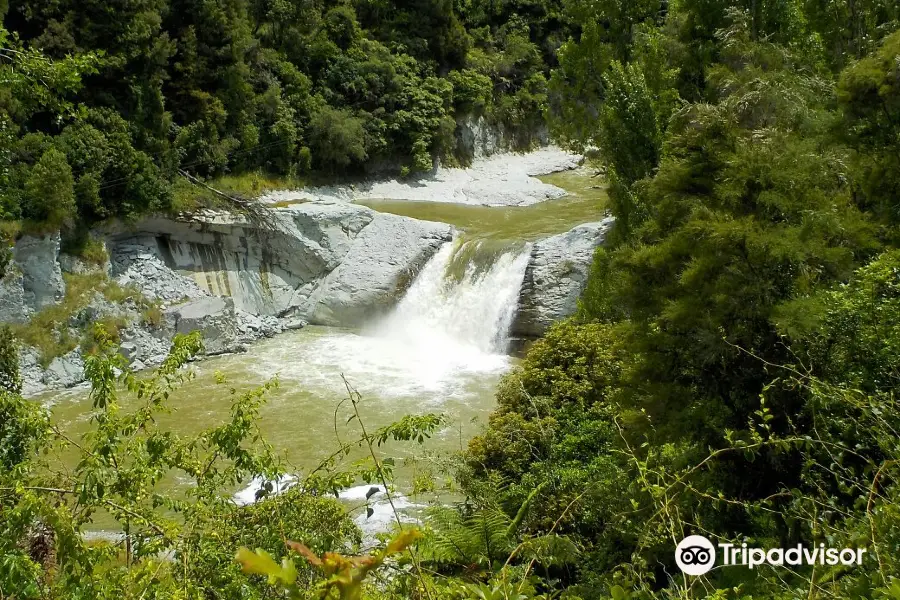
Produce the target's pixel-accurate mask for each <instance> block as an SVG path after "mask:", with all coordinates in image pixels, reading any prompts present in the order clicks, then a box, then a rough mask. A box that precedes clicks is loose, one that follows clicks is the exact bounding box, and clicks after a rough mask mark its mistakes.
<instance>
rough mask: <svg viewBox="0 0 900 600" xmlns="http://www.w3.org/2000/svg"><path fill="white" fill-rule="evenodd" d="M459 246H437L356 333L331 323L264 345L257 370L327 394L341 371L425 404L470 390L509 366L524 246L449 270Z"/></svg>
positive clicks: (337, 386)
mask: <svg viewBox="0 0 900 600" xmlns="http://www.w3.org/2000/svg"><path fill="white" fill-rule="evenodd" d="M469 243H471V244H475V243H478V242H469ZM461 249H462V248H460V247H458V246H455V245H454V244H445V245H444V246H443V247H441V249H440V250H439V251H438V253H437V254H436V255H435V257H434V258H432V259H431V260H430V261H429V262H428V263H427V264H426V266H425V267H424V268H423V269H422V271H421V272H420V273H419V275H418V277H417V278H416V280H415V281H414V283H413V284H412V286H411V287H410V289H409V290H408V291H407V293H406V294H405V296H404V297H403V299H402V300H401V301H400V302H399V304H398V305H397V307H395V309H394V310H393V311H392V313H391V314H390V315H388V316H387V317H386V318H385V319H383V320H381V321H379V322H377V323H374V324H373V325H372V326H370V327H368V328H366V329H365V330H364V331H362V332H360V333H356V332H351V331H341V330H333V329H332V330H328V331H327V332H323V333H322V335H318V336H316V337H312V338H310V337H309V336H306V337H305V338H304V339H303V341H302V343H296V344H295V343H292V342H290V341H289V340H288V339H286V338H280V339H281V343H279V344H274V345H267V346H266V348H265V350H264V352H265V355H266V356H265V360H261V361H258V362H257V369H260V370H261V371H260V374H268V375H274V374H275V373H279V374H280V377H281V379H282V381H284V382H285V383H296V384H297V385H298V386H299V387H302V388H304V389H319V390H322V391H326V392H328V393H332V394H342V393H343V392H344V390H343V384H342V381H341V378H340V374H343V375H345V376H346V377H347V379H348V380H349V381H350V382H351V383H352V384H353V386H354V387H355V388H357V389H358V390H359V392H360V393H362V394H363V395H365V396H369V397H378V398H384V399H388V398H395V399H396V398H416V399H417V400H418V401H419V402H420V403H422V404H435V403H440V402H442V401H443V400H446V399H447V398H465V397H467V396H469V395H470V394H471V391H472V390H471V389H470V386H472V385H476V384H477V383H478V382H479V381H483V379H484V376H485V375H497V374H500V373H502V372H504V371H505V370H506V369H508V367H509V364H510V359H509V357H508V356H507V355H506V354H505V352H506V349H507V345H508V342H509V336H508V332H509V327H510V324H511V322H512V319H513V317H514V315H515V310H516V305H517V302H518V295H519V288H520V286H521V284H522V279H523V277H524V275H525V267H526V266H527V264H528V254H529V252H528V251H529V248H528V247H527V246H523V245H519V246H518V247H516V248H512V249H510V250H509V251H507V252H504V253H501V254H500V255H499V256H497V257H495V258H493V259H492V260H493V262H492V263H491V264H489V265H487V266H485V265H478V264H476V261H474V260H473V261H471V263H470V264H469V265H468V266H467V267H466V268H465V269H464V271H465V272H464V273H463V274H462V276H461V277H449V276H448V275H447V272H448V269H449V267H450V265H451V261H452V260H453V257H454V255H455V254H456V253H457V252H458V251H460V250H461ZM267 372H268V373H267Z"/></svg>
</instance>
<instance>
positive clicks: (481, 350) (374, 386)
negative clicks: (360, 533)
mask: <svg viewBox="0 0 900 600" xmlns="http://www.w3.org/2000/svg"><path fill="white" fill-rule="evenodd" d="M541 179H543V180H545V181H546V182H548V183H553V184H555V185H558V186H560V187H562V188H563V189H566V190H567V192H569V194H568V195H567V196H564V197H562V198H559V199H557V200H550V201H546V202H543V203H540V204H536V205H532V206H529V207H502V208H488V207H482V206H461V205H453V204H444V203H436V202H403V201H390V202H388V201H367V202H365V204H366V205H368V206H371V207H373V208H375V209H376V210H383V211H386V212H393V213H398V214H405V215H408V216H413V217H417V218H425V219H430V220H440V221H444V222H448V223H451V224H453V225H455V226H456V227H457V228H458V229H460V230H461V234H460V235H459V236H458V239H456V240H455V241H454V242H453V243H450V244H446V245H445V246H444V247H443V248H442V249H441V250H440V251H439V252H438V254H437V255H436V256H435V257H434V258H433V259H432V260H431V261H430V262H429V263H428V264H427V265H426V266H425V267H424V268H423V269H422V271H421V272H420V273H419V274H418V276H417V277H416V279H415V281H414V282H413V284H412V285H411V286H410V289H409V290H408V292H407V293H406V295H405V296H404V298H403V299H402V300H401V301H400V303H399V304H398V305H397V307H396V308H395V309H394V311H393V312H392V313H391V314H390V315H389V316H388V317H386V318H385V319H384V320H382V321H380V322H377V323H372V324H370V325H369V326H368V327H366V328H363V329H361V330H346V329H337V328H326V327H313V326H310V327H306V328H304V329H302V330H299V331H294V332H289V333H284V334H281V335H279V336H277V337H274V338H271V339H268V340H265V341H263V342H260V343H257V344H255V345H253V346H252V347H251V348H250V350H249V351H248V352H246V353H244V354H237V355H228V356H220V357H215V358H210V359H207V360H204V361H201V362H198V363H195V364H193V365H192V367H191V368H192V369H193V370H194V371H195V373H196V377H195V379H193V380H192V381H190V382H189V383H187V384H186V385H185V386H184V387H183V388H182V389H180V390H179V391H178V392H176V393H175V394H174V395H173V396H172V397H171V405H172V407H173V409H174V410H173V411H172V413H170V414H165V415H162V416H161V417H160V419H159V423H160V425H161V426H163V427H171V428H172V429H173V430H175V431H177V432H178V433H180V434H182V435H190V434H192V433H196V432H199V431H201V430H203V429H206V428H208V427H210V426H213V425H214V424H216V423H219V422H221V421H222V420H223V419H224V418H225V417H226V416H227V414H228V408H229V406H230V403H231V397H230V395H229V393H228V388H230V387H236V388H237V389H239V390H247V389H251V388H252V387H255V386H259V385H261V384H263V383H265V382H266V381H268V380H269V379H271V378H274V377H277V378H278V380H279V382H280V385H279V388H278V389H276V390H274V391H273V392H272V393H271V394H270V395H269V400H268V403H267V404H266V405H265V407H264V409H263V411H262V421H261V428H262V430H263V432H264V434H265V436H266V438H267V440H268V441H269V442H270V443H271V444H272V445H273V446H274V448H275V449H276V450H278V451H279V452H281V453H282V454H283V456H284V457H285V459H286V461H287V462H288V464H289V465H290V470H291V471H293V472H297V473H302V472H304V471H306V470H308V469H310V468H312V467H313V466H315V465H317V464H318V463H319V462H320V461H321V460H322V459H323V458H324V457H326V456H327V455H329V454H330V453H331V452H333V451H334V450H335V449H336V448H337V447H338V444H339V442H338V440H337V437H340V438H341V439H342V440H345V441H346V440H350V439H354V438H357V437H359V430H358V427H359V426H358V424H357V423H356V421H352V422H350V423H349V424H348V423H347V419H348V416H349V414H350V413H349V412H348V411H349V410H350V408H349V406H348V404H347V403H344V404H343V405H342V406H341V407H340V408H339V409H338V414H337V416H336V415H335V410H336V408H337V407H338V405H339V403H340V402H341V400H342V399H344V398H346V396H347V392H346V389H345V385H344V382H343V380H342V376H343V377H346V379H347V381H348V382H349V383H350V384H351V385H352V386H353V387H354V388H356V389H357V390H358V391H359V392H360V394H362V398H363V400H362V402H361V404H360V410H361V414H362V418H363V420H364V423H365V425H366V427H367V428H368V429H369V430H370V431H371V430H374V429H375V428H377V427H380V426H383V425H387V424H389V423H391V422H393V421H395V420H397V419H399V418H401V417H402V416H404V415H407V414H422V413H427V412H432V413H441V414H443V415H445V416H446V417H447V419H448V421H447V423H448V424H447V426H446V427H444V428H443V429H442V430H441V431H439V432H438V433H437V435H436V436H435V437H434V438H433V439H431V440H428V441H427V442H426V444H425V445H424V447H420V446H418V445H416V444H395V445H392V446H390V447H389V448H388V449H387V450H386V451H385V452H386V454H388V455H391V456H393V457H396V458H397V461H396V462H397V476H398V477H397V479H398V481H397V484H398V487H399V488H400V489H401V490H404V491H406V492H407V493H408V492H409V491H410V489H411V488H412V484H411V482H412V480H413V479H414V478H415V477H416V476H417V475H420V474H421V473H423V472H425V473H428V472H429V471H430V470H431V469H432V464H431V460H432V458H433V457H436V456H439V455H441V454H447V453H448V452H452V451H457V450H460V449H461V448H463V447H464V446H465V445H466V443H467V441H468V440H469V439H470V438H471V437H472V435H474V434H475V433H476V432H477V431H478V429H479V428H480V427H481V426H482V425H483V423H484V422H485V420H486V417H487V415H488V414H489V412H490V411H491V409H492V408H493V406H494V391H495V389H496V386H497V383H498V381H499V379H500V377H501V376H502V375H503V373H505V372H506V371H508V370H509V369H510V368H511V367H512V366H513V365H514V364H515V362H516V359H515V358H514V357H512V356H510V355H509V354H508V347H509V340H508V338H507V332H508V329H509V325H510V322H511V320H512V318H513V316H514V311H515V306H516V299H517V296H518V291H519V286H520V284H521V281H522V277H523V274H524V270H525V267H526V264H527V256H528V251H529V244H530V243H531V242H532V241H534V240H537V239H540V238H542V237H546V236H549V235H552V234H556V233H561V232H563V231H567V230H568V229H570V228H571V227H573V226H574V225H577V224H579V223H583V222H587V221H596V220H599V218H600V217H601V216H602V210H603V207H604V203H605V193H604V191H603V190H602V189H599V188H597V187H596V186H595V185H594V182H595V180H593V179H592V178H591V177H590V175H589V174H588V173H587V172H585V171H584V170H578V171H575V172H565V173H557V174H553V175H549V176H546V177H542V178H541ZM221 376H224V378H225V380H226V381H227V383H226V384H222V383H218V382H217V381H218V380H219V379H220V378H221ZM44 400H45V401H48V402H50V403H51V404H52V407H53V418H54V420H55V421H56V422H57V424H58V425H59V426H60V427H61V428H62V429H63V430H64V431H66V432H67V433H68V434H69V435H70V436H73V435H75V436H77V435H78V434H80V433H83V432H84V431H86V430H87V428H88V427H89V422H88V419H89V414H90V413H89V410H88V409H89V405H88V401H87V398H86V393H85V391H84V389H73V390H69V391H65V392H54V393H52V394H48V395H46V396H45V397H44ZM356 458H359V456H358V455H353V454H351V455H350V456H349V457H347V460H348V461H352V460H353V459H356ZM70 459H71V457H63V460H64V461H68V460H70ZM182 485H184V483H183V482H181V481H179V480H177V479H172V480H169V481H167V482H165V484H164V486H167V487H168V488H170V489H171V490H172V491H176V490H177V488H179V487H180V486H182ZM249 491H250V492H252V490H249ZM346 495H347V497H348V498H352V497H354V495H358V493H357V492H356V491H354V490H351V491H349V492H348V493H347V494H346ZM242 497H245V498H246V497H247V494H246V493H245V494H244V495H243V496H242ZM102 525H103V522H102V521H100V522H98V526H102Z"/></svg>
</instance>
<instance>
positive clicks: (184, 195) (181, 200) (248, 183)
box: [171, 171, 309, 213]
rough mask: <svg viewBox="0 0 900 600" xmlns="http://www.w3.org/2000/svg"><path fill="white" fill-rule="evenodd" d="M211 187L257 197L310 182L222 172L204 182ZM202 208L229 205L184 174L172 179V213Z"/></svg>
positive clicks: (222, 207) (260, 172)
mask: <svg viewBox="0 0 900 600" xmlns="http://www.w3.org/2000/svg"><path fill="white" fill-rule="evenodd" d="M206 183H207V185H209V186H210V187H212V188H215V189H217V190H220V191H222V192H225V193H226V194H234V195H236V196H241V197H244V198H257V197H259V196H262V195H264V194H266V193H268V192H271V191H274V190H285V189H288V190H289V189H299V188H302V187H304V186H306V185H309V181H307V180H306V179H303V178H300V177H285V176H283V175H272V174H269V173H264V172H262V171H251V172H249V173H241V174H238V175H223V176H221V177H215V178H213V179H210V180H209V181H207V182H206ZM202 208H212V209H227V208H229V206H227V204H226V203H225V202H223V200H222V199H221V198H220V197H218V196H217V195H216V194H214V193H212V192H211V191H209V190H207V189H205V188H203V187H201V186H198V185H194V184H193V183H191V182H190V181H188V180H186V179H185V178H183V177H179V178H178V179H176V181H175V185H174V190H173V199H172V209H171V210H172V212H176V213H178V212H191V211H195V210H199V209H202Z"/></svg>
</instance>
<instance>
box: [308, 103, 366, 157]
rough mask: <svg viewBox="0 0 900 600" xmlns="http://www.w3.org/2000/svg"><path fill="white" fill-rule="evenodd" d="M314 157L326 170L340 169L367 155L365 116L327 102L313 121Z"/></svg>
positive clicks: (311, 121) (311, 141)
mask: <svg viewBox="0 0 900 600" xmlns="http://www.w3.org/2000/svg"><path fill="white" fill-rule="evenodd" d="M308 137H309V145H310V149H311V150H312V156H313V160H314V161H315V162H316V164H317V165H318V166H319V167H320V168H322V169H324V170H326V171H331V172H335V171H340V170H342V169H344V168H346V167H349V166H352V165H355V164H359V163H360V162H362V161H363V160H364V159H365V158H366V149H365V130H364V129H363V121H362V119H360V118H358V117H355V116H353V113H352V112H350V111H349V110H346V109H336V108H331V107H330V106H324V107H322V108H321V109H319V110H318V111H317V112H316V113H314V114H313V116H312V119H311V120H310V123H309V136H308Z"/></svg>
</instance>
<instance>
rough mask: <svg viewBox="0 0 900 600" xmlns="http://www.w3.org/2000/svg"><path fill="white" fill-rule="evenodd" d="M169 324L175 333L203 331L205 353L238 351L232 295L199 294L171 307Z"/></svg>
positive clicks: (167, 313) (239, 348)
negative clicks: (193, 298) (228, 296)
mask: <svg viewBox="0 0 900 600" xmlns="http://www.w3.org/2000/svg"><path fill="white" fill-rule="evenodd" d="M163 318H164V319H165V322H166V326H167V328H168V329H171V330H173V331H174V332H175V333H191V332H193V331H200V332H201V333H202V335H203V346H204V353H205V354H223V353H225V352H239V351H241V350H242V349H243V347H242V345H241V344H240V343H239V342H238V339H237V327H236V320H235V314H234V301H233V300H232V299H231V298H221V297H212V298H199V299H197V300H191V301H190V302H186V303H184V304H179V305H177V306H173V307H171V308H168V309H166V310H165V312H164V313H163Z"/></svg>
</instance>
